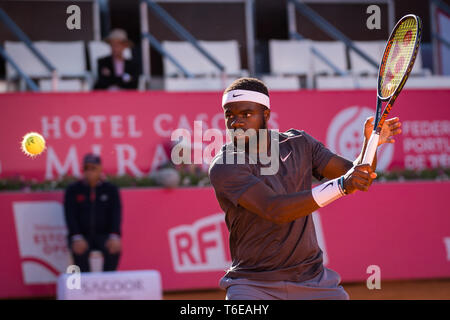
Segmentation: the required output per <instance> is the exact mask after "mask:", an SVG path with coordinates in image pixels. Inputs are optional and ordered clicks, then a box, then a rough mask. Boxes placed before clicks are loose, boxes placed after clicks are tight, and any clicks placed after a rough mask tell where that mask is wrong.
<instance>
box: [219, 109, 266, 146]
mask: <svg viewBox="0 0 450 320" xmlns="http://www.w3.org/2000/svg"><path fill="white" fill-rule="evenodd" d="M224 113H225V125H226V127H227V129H228V130H232V131H234V130H237V129H242V130H243V131H244V132H245V131H247V130H249V129H254V130H255V132H256V133H258V130H259V129H267V121H268V120H269V117H270V110H269V109H265V107H264V106H262V105H260V104H258V103H256V102H250V101H239V102H230V103H228V104H226V105H225V109H224ZM232 137H233V138H234V139H233V140H234V142H235V143H237V142H238V141H240V139H245V143H248V141H249V139H250V138H249V136H248V135H239V134H236V135H233V136H232Z"/></svg>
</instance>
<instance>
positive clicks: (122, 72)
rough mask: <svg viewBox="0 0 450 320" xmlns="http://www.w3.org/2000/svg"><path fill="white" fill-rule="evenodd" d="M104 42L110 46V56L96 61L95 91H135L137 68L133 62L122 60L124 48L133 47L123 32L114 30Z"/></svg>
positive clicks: (137, 75)
mask: <svg viewBox="0 0 450 320" xmlns="http://www.w3.org/2000/svg"><path fill="white" fill-rule="evenodd" d="M105 41H106V42H107V43H108V44H109V45H110V46H111V55H110V56H107V57H104V58H100V59H98V62H97V77H98V78H97V82H96V83H95V86H94V89H95V90H124V89H125V90H126V89H137V87H138V77H139V68H138V65H137V63H136V61H134V60H128V59H125V58H124V55H123V53H124V51H125V49H126V48H130V47H132V46H133V43H132V42H131V41H130V40H128V36H127V33H126V31H125V30H122V29H114V30H112V31H111V33H110V34H109V36H108V37H107V38H106V39H105Z"/></svg>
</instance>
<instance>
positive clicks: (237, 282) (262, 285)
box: [209, 78, 401, 300]
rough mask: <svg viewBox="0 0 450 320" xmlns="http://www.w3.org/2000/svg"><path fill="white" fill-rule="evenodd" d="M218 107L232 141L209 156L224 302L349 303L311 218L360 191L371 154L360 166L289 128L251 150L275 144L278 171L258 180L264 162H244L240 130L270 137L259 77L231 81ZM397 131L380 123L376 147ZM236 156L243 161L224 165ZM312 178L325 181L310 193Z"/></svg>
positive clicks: (247, 152) (369, 177)
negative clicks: (220, 230) (223, 228)
mask: <svg viewBox="0 0 450 320" xmlns="http://www.w3.org/2000/svg"><path fill="white" fill-rule="evenodd" d="M222 107H223V110H224V114H225V122H226V127H227V129H228V131H229V134H230V136H231V137H232V139H231V141H232V142H230V143H228V144H226V145H224V146H223V147H222V151H221V152H219V153H218V154H217V155H216V156H215V157H214V159H213V161H212V162H211V165H210V168H209V176H210V180H211V183H212V185H213V187H214V190H215V193H216V197H217V200H218V201H219V204H220V206H221V208H222V209H223V210H224V212H225V214H226V215H225V219H226V224H227V227H228V230H229V233H230V239H229V245H230V251H231V257H232V265H231V267H230V269H229V270H228V271H227V272H226V274H225V276H224V277H223V278H222V279H221V280H220V287H221V288H223V289H225V290H226V291H227V294H226V299H229V300H244V299H295V300H300V299H348V298H349V296H348V294H347V293H346V292H345V290H344V288H343V287H342V286H341V285H340V276H339V275H338V274H337V273H336V272H335V271H333V270H331V269H329V268H326V267H324V265H323V261H322V251H321V249H320V248H319V246H318V242H317V238H316V234H315V230H314V224H313V219H312V217H311V213H312V212H314V211H316V210H317V209H318V208H320V207H323V206H326V205H327V204H329V203H331V202H332V201H336V200H337V199H339V198H341V197H344V196H346V195H348V194H351V193H354V192H356V191H367V190H368V189H369V187H370V185H371V183H372V181H373V179H374V178H375V177H376V173H375V172H374V170H375V168H376V157H375V160H374V162H373V164H372V166H370V165H368V164H361V163H360V162H361V160H360V159H362V155H360V156H359V157H358V158H357V159H355V160H354V161H353V162H351V161H349V160H347V159H344V158H343V157H340V156H339V155H336V154H334V153H332V152H331V151H330V150H328V149H327V148H326V147H324V145H323V144H322V143H320V142H319V141H317V140H316V139H314V138H313V137H312V136H310V135H309V134H307V133H306V132H304V131H301V130H295V129H290V130H288V131H286V132H282V133H278V132H276V135H275V137H276V138H275V139H274V135H273V134H267V135H266V136H267V139H265V138H263V139H261V140H260V141H258V144H257V148H256V153H261V152H262V151H264V150H265V151H268V150H273V149H271V148H272V147H273V146H278V152H277V153H274V154H277V155H278V157H279V159H277V160H279V167H278V170H277V171H276V172H274V173H273V174H265V175H263V174H261V172H262V171H261V169H262V167H264V166H266V165H263V164H261V163H259V162H257V163H251V161H250V158H251V156H252V155H251V153H252V152H255V150H253V151H252V148H251V147H250V146H249V141H251V134H248V135H247V134H242V132H244V133H247V132H256V134H257V135H258V136H260V135H261V132H264V130H266V132H268V131H271V133H273V130H267V123H268V120H269V118H270V110H271V105H270V99H269V92H268V89H267V87H266V86H265V85H264V83H263V82H261V81H260V80H258V79H254V78H241V79H238V80H236V81H234V82H233V83H232V84H231V85H230V86H229V87H228V88H227V89H226V90H225V92H224V95H223V100H222ZM400 126H401V123H400V121H399V119H398V118H393V119H389V120H387V121H386V122H385V124H384V127H383V130H382V132H381V135H380V142H379V145H381V144H383V143H394V142H395V141H394V139H393V136H394V135H397V134H399V133H400V132H401V130H400ZM237 129H241V130H237ZM259 129H262V131H260V130H259ZM372 130H373V117H372V118H369V119H367V120H366V122H365V124H364V136H365V141H364V146H363V148H362V150H361V154H363V152H364V148H365V146H366V142H367V140H368V139H369V137H370V134H371V132H372ZM236 132H241V134H239V133H236ZM273 144H276V145H273ZM240 145H244V148H239V146H240ZM253 149H255V148H253ZM272 153H273V152H272ZM239 154H241V155H244V156H245V159H246V162H245V163H241V164H238V163H235V162H234V161H230V159H233V157H234V159H235V157H236V156H237V155H239ZM227 160H228V161H227ZM313 176H314V177H316V178H317V179H318V180H319V181H320V180H322V179H323V178H326V179H327V180H326V182H325V183H323V184H321V185H318V186H316V187H314V188H312V177H313Z"/></svg>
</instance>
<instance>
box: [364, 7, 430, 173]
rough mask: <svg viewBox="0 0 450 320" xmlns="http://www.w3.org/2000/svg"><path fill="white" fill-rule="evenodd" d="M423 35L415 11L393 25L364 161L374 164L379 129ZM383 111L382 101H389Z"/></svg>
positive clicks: (409, 71)
mask: <svg viewBox="0 0 450 320" xmlns="http://www.w3.org/2000/svg"><path fill="white" fill-rule="evenodd" d="M421 36H422V22H421V21H420V18H419V17H418V16H416V15H413V14H408V15H406V16H404V17H403V18H401V19H400V21H399V22H397V24H396V25H395V27H394V30H393V31H392V33H391V35H390V37H389V40H388V42H387V44H386V48H385V49H384V54H383V58H382V59H381V64H380V68H379V70H378V89H377V111H376V114H375V123H374V130H373V132H372V135H371V136H370V139H369V142H368V143H367V148H366V152H365V153H364V158H363V162H362V163H367V164H370V165H372V162H373V158H374V157H375V152H376V151H377V147H378V141H379V140H380V132H381V128H382V127H383V124H384V121H385V120H386V118H387V116H388V114H389V112H390V111H391V109H392V106H393V105H394V102H395V100H396V99H397V97H398V95H399V94H400V92H401V91H402V89H403V86H404V85H405V83H406V80H408V77H409V74H410V73H411V70H412V68H413V66H414V62H415V61H416V56H417V52H418V51H419V46H420V38H421ZM388 100H389V102H388V104H387V105H386V108H385V109H384V111H383V113H381V111H382V106H383V102H386V101H388Z"/></svg>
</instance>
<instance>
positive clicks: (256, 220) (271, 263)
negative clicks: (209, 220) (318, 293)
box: [209, 129, 334, 282]
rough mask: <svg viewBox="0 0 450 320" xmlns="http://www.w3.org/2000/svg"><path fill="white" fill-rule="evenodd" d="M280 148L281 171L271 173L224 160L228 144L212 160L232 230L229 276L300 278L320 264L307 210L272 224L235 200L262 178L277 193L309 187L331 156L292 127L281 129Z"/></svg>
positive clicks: (214, 178) (214, 180)
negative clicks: (297, 215) (301, 214)
mask: <svg viewBox="0 0 450 320" xmlns="http://www.w3.org/2000/svg"><path fill="white" fill-rule="evenodd" d="M271 141H274V140H271ZM275 141H276V140H275ZM279 147H280V148H279V153H280V154H279V156H280V161H279V170H278V172H277V173H276V174H274V175H261V170H260V168H261V164H259V163H258V164H249V162H248V161H246V163H245V164H226V159H225V156H226V155H225V152H229V151H227V150H229V149H227V148H226V146H224V147H223V148H222V151H221V152H220V153H219V154H217V155H216V157H215V158H214V159H213V161H212V162H211V165H210V168H209V177H210V180H211V183H212V185H213V187H214V190H215V193H216V197H217V200H218V201H219V204H220V207H221V208H222V209H223V210H224V212H225V220H226V224H227V227H228V231H229V232H230V239H229V244H230V251H231V258H232V265H231V267H230V269H229V270H228V271H227V274H226V276H227V277H230V278H247V279H254V280H277V281H280V280H285V281H300V282H302V281H306V280H309V279H311V278H313V277H314V276H316V275H317V274H319V273H320V272H321V271H322V269H323V263H322V251H321V250H320V248H319V246H318V243H317V238H316V233H315V230H314V223H313V220H312V217H311V215H308V216H306V217H303V218H299V219H296V220H295V221H292V222H290V223H284V224H275V223H273V222H270V221H268V220H266V219H263V218H261V217H260V216H259V215H257V214H256V213H252V212H250V211H248V210H247V209H245V208H244V207H242V206H240V205H239V204H238V199H239V198H240V196H241V195H242V194H244V193H245V191H246V190H248V189H249V188H250V187H251V186H253V185H254V184H256V183H258V182H260V181H262V182H263V183H265V184H266V185H268V186H269V187H270V188H272V189H273V190H274V191H275V193H277V194H290V193H295V192H300V191H304V190H311V183H312V176H314V177H316V178H317V179H319V180H321V179H322V178H323V177H322V172H323V169H324V168H325V166H326V165H327V163H328V161H329V160H330V158H331V157H333V156H334V154H333V153H332V152H331V151H329V150H328V149H327V148H325V147H324V146H323V144H322V143H320V142H319V141H317V140H316V139H314V138H313V137H311V136H310V135H308V134H307V133H305V132H304V131H299V130H295V129H290V130H288V131H286V132H283V133H279ZM281 159H283V160H285V161H282V160H281ZM247 160H248V158H247Z"/></svg>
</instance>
